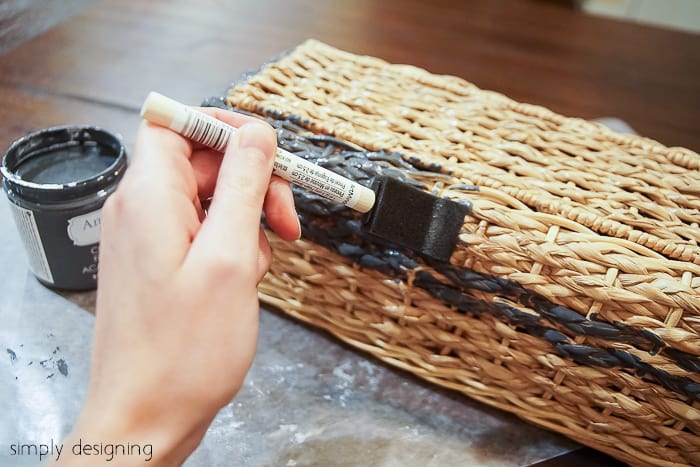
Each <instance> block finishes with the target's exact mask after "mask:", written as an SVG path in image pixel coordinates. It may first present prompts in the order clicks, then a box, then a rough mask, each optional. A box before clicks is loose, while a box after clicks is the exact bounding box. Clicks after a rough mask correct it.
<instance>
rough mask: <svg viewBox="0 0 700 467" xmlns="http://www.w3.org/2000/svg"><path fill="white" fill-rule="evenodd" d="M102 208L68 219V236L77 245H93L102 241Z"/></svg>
mask: <svg viewBox="0 0 700 467" xmlns="http://www.w3.org/2000/svg"><path fill="white" fill-rule="evenodd" d="M101 218H102V210H101V209H98V210H97V211H92V212H89V213H87V214H82V215H80V216H75V217H73V218H71V219H68V238H70V239H71V240H73V245H75V246H87V245H93V244H95V243H97V242H99V241H100V224H101Z"/></svg>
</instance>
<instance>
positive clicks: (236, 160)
mask: <svg viewBox="0 0 700 467" xmlns="http://www.w3.org/2000/svg"><path fill="white" fill-rule="evenodd" d="M276 148H277V139H276V136H275V133H274V131H273V130H272V128H271V127H270V126H269V125H266V124H263V123H260V122H258V121H255V122H251V123H247V124H245V125H243V126H242V127H241V128H240V129H239V131H238V132H237V134H236V135H235V136H234V138H233V139H232V141H231V142H230V143H229V147H228V148H227V150H226V153H225V155H224V158H223V160H222V162H221V166H220V168H219V172H218V177H217V182H216V187H215V189H214V197H213V199H212V202H211V205H210V207H209V211H208V216H207V218H206V219H205V220H204V223H203V224H202V228H201V230H200V232H199V234H198V236H197V238H196V239H195V242H194V244H193V250H196V251H199V252H201V253H204V255H205V257H209V258H211V257H213V256H216V255H219V254H221V252H223V251H229V252H231V253H229V255H235V256H236V258H232V260H234V261H236V262H239V261H242V264H248V265H251V266H252V265H253V264H255V261H256V255H257V254H258V247H259V227H260V216H261V213H262V207H263V202H264V199H265V194H266V193H267V190H268V185H269V183H270V175H271V174H272V165H273V161H274V155H275V151H276Z"/></svg>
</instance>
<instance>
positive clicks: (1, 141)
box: [0, 0, 700, 151]
mask: <svg viewBox="0 0 700 467" xmlns="http://www.w3.org/2000/svg"><path fill="white" fill-rule="evenodd" d="M76 1H77V0H76ZM309 37H314V38H317V39H320V40H322V41H324V42H327V43H329V44H331V45H333V46H336V47H339V48H342V49H346V50H348V51H351V52H354V53H360V54H369V55H374V56H377V57H380V58H383V59H386V60H388V61H390V62H395V63H409V64H412V65H417V66H419V67H423V68H426V69H427V70H428V71H431V72H433V73H445V74H452V75H456V76H460V77H463V78H465V79H467V80H468V81H471V82H473V83H475V84H476V85H478V86H479V87H481V88H484V89H491V90H495V91H499V92H502V93H504V94H506V95H508V96H510V97H512V98H514V99H516V100H519V101H523V102H528V103H533V104H539V105H543V106H545V107H549V108H551V109H552V110H554V111H556V112H559V113H563V114H565V115H569V116H577V117H583V118H597V117H618V118H621V119H623V120H625V121H626V122H627V123H628V124H629V125H630V126H632V127H633V128H634V129H635V130H636V131H637V132H639V133H641V134H643V135H645V136H648V137H651V138H654V139H656V140H658V141H660V142H662V143H664V144H666V145H668V146H685V147H689V148H691V149H693V150H695V151H698V150H700V131H699V130H700V124H699V123H698V122H700V78H699V77H700V35H693V34H689V33H682V32H676V31H671V30H664V29H658V28H653V27H647V26H642V25H637V24H631V23H624V22H620V21H613V20H609V19H603V18H598V17H592V16H588V15H584V14H581V13H578V12H576V11H574V10H571V9H569V8H565V7H562V6H559V5H556V4H553V3H552V2H547V1H537V0H498V1H488V0H483V1H465V0H435V1H429V2H428V1H424V0H384V1H381V2H377V1H373V0H353V1H348V0H325V1H323V2H317V1H313V0H254V1H253V0H236V1H233V0H230V1H222V0H199V1H197V2H191V1H186V0H172V1H165V0H151V1H148V2H142V1H136V0H105V1H103V2H99V3H97V4H96V5H95V6H93V7H90V8H88V9H87V10H85V11H84V12H83V13H81V14H79V15H78V16H75V17H73V18H71V19H69V20H67V21H64V22H63V23H61V24H59V25H58V26H57V27H55V28H53V29H51V30H49V31H48V32H46V33H44V34H43V35H40V36H38V37H36V38H35V39H33V40H29V41H27V42H25V43H23V44H21V45H20V46H18V47H16V48H14V49H12V50H10V51H9V52H6V53H5V54H4V55H2V56H0V57H1V60H0V108H2V109H3V110H2V112H0V146H2V147H3V148H4V147H6V146H7V145H8V144H9V143H10V142H11V141H12V140H13V139H14V138H16V137H17V136H19V135H21V134H23V133H25V132H27V131H28V130H31V129H35V128H39V127H44V126H48V125H54V124H62V123H69V122H89V123H94V124H100V125H103V126H105V127H108V128H111V129H114V130H116V131H119V132H121V133H122V134H123V135H124V137H125V139H126V141H127V142H129V143H130V142H132V140H133V133H134V130H135V128H136V126H137V124H138V117H137V110H138V108H139V107H140V105H141V102H142V101H143V99H144V97H145V95H146V94H147V93H148V91H150V90H159V91H161V92H162V93H164V94H166V95H170V96H172V97H174V98H177V99H179V100H182V101H185V102H189V103H199V102H201V100H202V99H203V98H206V97H210V96H212V95H220V94H221V93H223V91H224V90H225V88H226V87H227V86H228V84H229V82H231V81H232V80H234V79H235V78H237V77H238V76H239V75H240V74H241V73H243V72H245V71H248V70H251V69H255V68H256V67H258V66H259V65H260V64H262V63H263V62H265V61H266V60H267V59H268V58H270V57H272V56H274V55H275V54H277V53H279V52H280V51H283V50H285V49H288V48H290V47H293V46H295V45H296V44H299V43H300V42H302V41H303V40H304V39H306V38H309Z"/></svg>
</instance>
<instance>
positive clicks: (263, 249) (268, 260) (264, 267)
mask: <svg viewBox="0 0 700 467" xmlns="http://www.w3.org/2000/svg"><path fill="white" fill-rule="evenodd" d="M258 241H259V243H260V251H259V253H258V276H257V277H258V283H260V281H262V280H263V277H265V274H267V271H268V269H270V264H272V249H271V248H270V243H269V242H268V241H267V237H266V236H265V230H264V229H263V228H262V227H260V229H259V233H258Z"/></svg>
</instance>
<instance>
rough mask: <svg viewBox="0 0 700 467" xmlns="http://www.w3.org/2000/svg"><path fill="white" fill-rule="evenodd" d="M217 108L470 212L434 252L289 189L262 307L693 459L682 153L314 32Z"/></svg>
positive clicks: (605, 437)
mask: <svg viewBox="0 0 700 467" xmlns="http://www.w3.org/2000/svg"><path fill="white" fill-rule="evenodd" d="M225 103H226V104H227V105H229V106H232V107H235V108H238V109H241V110H246V111H250V112H253V113H257V114H259V115H262V116H265V117H268V118H270V119H271V121H272V122H273V123H274V124H276V125H277V126H278V127H279V128H280V133H279V135H280V143H281V144H288V145H289V147H290V148H293V147H294V145H295V144H301V143H299V142H300V141H301V142H302V143H303V144H306V145H307V151H308V152H309V153H311V154H313V153H317V154H318V161H319V163H324V161H332V160H335V162H333V163H335V164H337V167H336V168H337V169H338V170H340V171H343V170H344V171H345V172H346V175H348V176H353V177H354V178H356V179H357V180H358V181H362V182H363V183H364V182H367V183H369V178H370V176H371V175H372V174H374V173H375V172H377V171H384V172H391V173H394V174H396V175H397V176H399V177H403V178H405V180H406V181H409V182H411V183H414V184H415V185H416V186H419V187H421V188H422V189H424V190H426V191H429V192H432V193H433V194H436V195H439V196H444V197H448V198H450V199H453V200H457V201H460V202H463V203H468V204H469V205H470V206H471V212H470V213H469V214H468V215H467V216H466V218H465V222H464V227H463V229H462V232H461V234H460V237H459V242H458V245H457V248H456V250H455V253H454V254H453V256H452V258H451V260H450V262H449V263H436V262H434V261H430V260H424V259H423V258H420V257H417V256H416V255H412V253H411V252H406V251H400V250H396V249H393V248H392V246H391V245H382V244H377V243H372V241H371V240H370V239H367V238H364V237H362V235H361V232H360V231H359V230H357V229H356V227H357V225H358V224H357V222H358V218H357V215H355V214H353V213H348V212H346V211H347V210H341V209H339V208H333V207H329V206H326V205H323V204H322V203H321V202H320V201H319V200H317V199H315V198H313V197H310V196H308V194H304V193H300V192H299V191H298V190H297V191H295V196H297V206H298V207H299V210H300V215H301V220H302V226H303V229H304V238H303V239H302V240H300V241H297V242H294V243H287V242H283V241H281V240H279V239H278V238H276V237H275V236H274V235H272V234H270V237H271V244H272V247H273V252H274V261H273V266H272V270H271V273H270V274H269V275H268V276H267V278H266V279H265V281H264V282H263V284H262V286H261V289H260V290H261V291H260V297H261V299H262V300H263V301H265V302H266V303H269V304H272V305H275V306H277V307H279V308H280V309H281V310H283V311H285V312H286V313H288V314H290V315H292V316H294V317H296V318H298V319H300V320H303V321H306V322H309V323H312V324H313V325H315V326H318V327H320V328H323V329H326V330H328V331H330V332H331V333H333V334H334V335H336V336H337V337H339V338H340V339H342V340H344V341H345V342H348V343H349V344H351V345H353V346H355V347H357V348H360V349H362V350H364V351H367V352H369V353H371V354H373V355H375V356H376V357H378V358H380V359H382V360H384V361H386V362H388V363H390V364H392V365H394V366H396V367H399V368H402V369H405V370H408V371H410V372H412V373H415V374H416V375H418V376H420V377H422V378H424V379H426V380H429V381H432V382H434V383H436V384H439V385H441V386H444V387H448V388H452V389H455V390H457V391H460V392H462V393H464V394H466V395H468V396H470V397H472V398H475V399H477V400H480V401H482V402H484V403H486V404H489V405H492V406H495V407H499V408H501V409H503V410H507V411H509V412H512V413H515V414H517V415H518V416H520V417H522V418H524V419H526V420H529V421H531V422H533V423H535V424H538V425H540V426H544V427H546V428H548V429H551V430H553V431H557V432H560V433H563V434H565V435H566V436H569V437H571V438H572V439H575V440H577V441H579V442H581V443H583V444H586V445H589V446H591V447H594V448H596V449H600V450H602V451H604V452H607V453H609V454H611V455H613V456H615V457H617V458H619V459H621V460H623V461H626V462H629V463H631V464H638V465H650V464H651V465H700V336H699V335H700V246H698V241H699V240H700V227H699V226H698V222H699V221H700V175H699V172H698V169H699V168H700V156H699V155H698V154H696V153H695V152H693V151H690V150H688V149H684V148H668V147H666V146H663V145H661V144H660V143H658V142H655V141H652V140H650V139H646V138H642V137H638V136H633V135H622V134H618V133H615V132H612V131H610V130H608V129H606V128H605V127H603V126H602V125H599V124H596V123H592V122H588V121H584V120H581V119H574V118H567V117H563V116H561V115H557V114H555V113H553V112H551V111H549V110H547V109H544V108H542V107H537V106H534V105H528V104H522V103H517V102H515V101H513V100H511V99H509V98H507V97H505V96H503V95H501V94H497V93H494V92H490V91H484V90H481V89H479V88H477V87H476V86H474V85H473V84H470V83H468V82H466V81H464V80H463V79H460V78H456V77H452V76H438V75H434V74H430V73H429V72H427V71H425V70H421V69H418V68H415V67H412V66H408V65H392V64H388V63H386V62H385V61H382V60H380V59H377V58H373V57H366V56H358V55H353V54H351V53H348V52H344V51H341V50H338V49H335V48H332V47H330V46H328V45H325V44H322V43H320V42H317V41H307V42H305V43H304V44H302V45H300V46H299V47H297V48H296V49H294V50H292V51H290V52H289V53H287V54H285V55H283V56H282V57H281V58H279V59H278V60H276V61H274V62H272V63H269V64H268V65H266V66H264V67H263V68H262V69H261V70H260V71H259V72H257V73H255V74H253V75H251V76H248V77H246V79H245V80H243V81H241V82H240V83H238V84H236V85H235V86H234V87H233V88H232V89H231V90H230V92H229V94H228V96H226V99H225ZM321 135H328V136H331V137H334V138H326V137H323V136H321ZM324 138H325V139H324ZM335 138H337V139H335ZM339 140H340V141H339ZM344 142H348V143H349V144H346V143H344ZM395 153H398V154H395ZM333 155H336V156H337V157H336V159H333ZM329 156H330V157H329ZM353 158H355V159H353ZM331 168H332V169H333V167H331ZM363 171H364V172H363ZM373 171H374V172H373ZM365 178H366V180H365ZM406 221H407V222H410V221H411V220H410V219H407V220H406ZM397 258H398V259H397Z"/></svg>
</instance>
